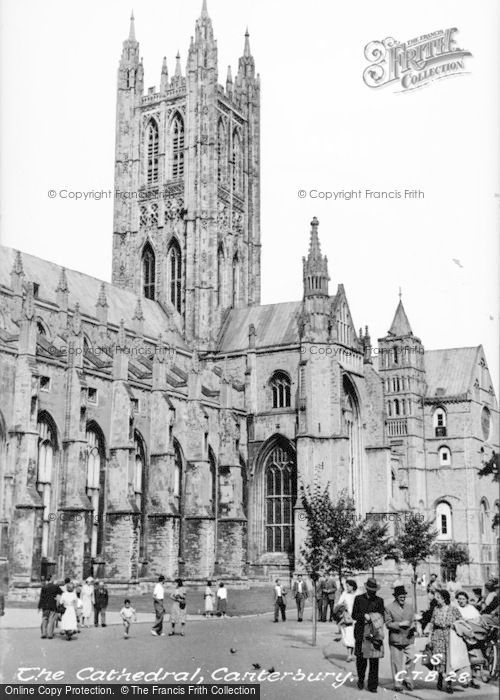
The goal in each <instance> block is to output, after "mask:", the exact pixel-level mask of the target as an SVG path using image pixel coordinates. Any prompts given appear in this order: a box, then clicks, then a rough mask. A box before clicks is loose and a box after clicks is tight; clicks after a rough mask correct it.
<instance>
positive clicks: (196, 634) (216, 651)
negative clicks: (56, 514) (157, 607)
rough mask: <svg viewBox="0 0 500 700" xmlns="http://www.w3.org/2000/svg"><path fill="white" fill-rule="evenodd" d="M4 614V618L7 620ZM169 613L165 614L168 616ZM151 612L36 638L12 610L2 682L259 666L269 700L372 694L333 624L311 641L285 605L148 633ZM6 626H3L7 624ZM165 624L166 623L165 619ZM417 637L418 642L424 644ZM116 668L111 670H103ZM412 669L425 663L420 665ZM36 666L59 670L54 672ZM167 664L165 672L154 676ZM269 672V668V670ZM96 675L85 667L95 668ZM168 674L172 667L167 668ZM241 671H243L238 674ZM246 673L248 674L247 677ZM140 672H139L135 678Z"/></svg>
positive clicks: (228, 676) (424, 690)
mask: <svg viewBox="0 0 500 700" xmlns="http://www.w3.org/2000/svg"><path fill="white" fill-rule="evenodd" d="M18 614H21V615H22V614H24V615H25V622H26V621H27V620H28V615H29V616H30V618H29V619H30V620H31V626H28V624H27V623H26V624H25V625H24V626H23V627H19V626H17V624H15V623H16V621H15V616H16V615H18ZM9 617H10V624H9ZM19 619H20V618H19ZM167 619H168V618H167ZM151 620H152V615H150V614H148V613H146V612H144V613H139V615H138V623H137V624H135V625H134V626H133V628H132V634H131V637H130V638H129V639H128V640H125V639H123V636H122V628H121V625H120V622H119V619H118V614H117V613H116V612H111V613H110V614H109V624H108V626H107V627H106V628H99V629H95V628H90V629H85V630H82V632H81V634H79V635H78V636H77V638H76V639H74V640H72V641H71V642H67V641H65V640H63V639H62V638H55V639H53V640H41V639H40V636H39V631H38V629H37V628H36V627H33V624H36V623H37V622H38V619H37V618H36V612H35V611H34V610H24V611H21V612H20V611H18V610H12V609H11V611H10V615H9V614H7V615H6V616H5V617H4V618H2V620H1V621H0V627H1V628H2V629H0V668H1V671H2V682H4V683H5V682H12V681H16V680H19V669H20V668H32V669H33V670H31V671H24V672H23V673H24V676H23V677H24V678H25V679H26V680H29V681H30V682H40V683H47V682H59V683H68V682H73V683H79V682H88V683H91V682H100V681H102V682H116V683H121V684H123V683H126V682H133V679H132V678H131V677H130V676H129V677H127V676H123V675H122V676H119V674H127V673H128V674H134V673H141V672H142V673H148V674H153V673H155V672H156V673H158V676H156V677H154V676H152V675H150V676H147V677H146V679H143V680H146V681H149V682H155V681H157V682H163V683H166V682H176V681H177V682H188V683H189V682H192V683H197V682H202V681H201V679H202V678H203V682H205V683H211V682H224V681H226V682H240V681H241V682H251V681H252V680H254V681H257V680H259V679H258V674H261V676H260V680H261V697H262V698H266V699H267V698H269V700H281V699H283V700H285V699H288V698H291V699H292V700H295V699H297V700H303V698H309V697H310V698H315V699H316V698H318V700H322V699H323V698H325V699H326V698H329V699H331V698H332V697H335V696H337V697H339V698H348V699H351V698H352V699H355V698H367V697H371V694H370V693H368V692H367V691H359V690H358V689H357V687H356V670H355V665H354V664H352V663H349V664H348V663H346V662H345V660H344V659H345V653H344V649H343V647H342V645H341V644H340V643H338V642H335V641H333V640H334V636H335V626H334V625H333V624H330V623H323V624H321V623H320V624H319V625H318V644H317V646H316V647H312V646H311V644H310V641H311V622H310V620H306V621H305V622H303V623H298V622H296V620H295V614H294V612H292V611H290V614H289V620H287V622H286V623H279V624H274V623H273V622H272V616H271V615H270V614H261V615H251V616H247V617H233V618H226V619H224V620H222V619H210V620H205V619H203V618H202V617H201V616H198V615H194V616H191V618H190V619H189V620H188V624H187V625H186V636H185V637H181V636H175V637H168V636H165V637H161V638H158V637H153V636H151V634H150V628H151ZM8 627H10V629H9V628H8ZM166 631H168V625H166ZM424 641H425V640H423V639H421V640H419V647H423V644H424ZM257 664H258V666H259V667H260V668H255V665H257ZM112 670H115V672H116V674H115V676H114V677H113V678H107V677H106V676H107V674H109V672H110V671H112ZM417 670H422V671H425V669H423V668H422V667H420V666H419V667H418V669H417ZM40 671H49V672H57V671H62V672H63V673H62V674H61V675H60V676H59V677H57V678H49V677H48V676H47V675H46V674H44V673H42V675H40V676H37V674H38V673H39V672H40ZM166 672H168V673H169V674H171V675H169V676H167V677H166V678H165V677H163V678H162V680H161V681H160V676H164V674H165V673H166ZM269 672H271V673H274V675H272V676H270V673H269ZM96 673H97V675H92V674H96ZM174 674H175V675H174ZM245 674H246V675H245ZM248 674H254V677H252V676H251V675H248ZM380 675H381V687H380V688H379V692H378V695H379V696H382V697H384V698H390V699H391V700H393V698H398V697H402V696H403V694H399V693H395V692H394V691H393V690H392V682H391V678H390V670H389V663H388V651H387V649H386V655H385V658H384V660H383V661H382V664H381V674H380ZM138 680H139V679H138ZM404 695H406V696H407V697H414V698H421V699H422V700H427V699H430V698H436V697H443V696H442V694H441V693H438V692H437V691H436V690H435V687H434V683H432V684H429V683H427V684H426V683H425V682H423V681H418V682H417V685H416V689H415V691H414V692H413V693H405V694H404ZM497 696H498V686H494V685H485V686H483V687H482V689H481V690H463V689H460V690H458V691H457V693H456V697H458V698H460V699H462V698H463V699H466V698H469V697H470V698H476V700H485V699H486V698H493V697H497Z"/></svg>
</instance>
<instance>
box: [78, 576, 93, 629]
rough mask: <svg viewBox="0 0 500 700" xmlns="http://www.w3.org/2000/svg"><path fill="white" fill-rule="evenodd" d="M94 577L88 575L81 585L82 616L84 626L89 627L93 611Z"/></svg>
mask: <svg viewBox="0 0 500 700" xmlns="http://www.w3.org/2000/svg"><path fill="white" fill-rule="evenodd" d="M93 583H94V579H93V578H92V576H89V577H88V579H87V580H86V581H85V583H84V584H83V586H82V591H81V593H80V600H81V601H82V618H83V625H84V627H90V620H91V618H92V615H93V611H94V586H93Z"/></svg>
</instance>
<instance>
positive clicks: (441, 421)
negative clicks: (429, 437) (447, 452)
mask: <svg viewBox="0 0 500 700" xmlns="http://www.w3.org/2000/svg"><path fill="white" fill-rule="evenodd" d="M432 422H433V425H434V434H435V436H436V437H446V422H447V421H446V411H445V410H444V408H436V410H435V411H434V415H433V417H432Z"/></svg>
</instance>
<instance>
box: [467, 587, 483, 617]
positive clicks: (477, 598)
mask: <svg viewBox="0 0 500 700" xmlns="http://www.w3.org/2000/svg"><path fill="white" fill-rule="evenodd" d="M472 594H473V597H472V598H471V599H470V603H471V605H473V606H474V607H475V608H476V609H477V610H479V611H481V610H482V608H483V606H484V597H483V590H482V588H473V589H472Z"/></svg>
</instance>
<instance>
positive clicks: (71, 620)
mask: <svg viewBox="0 0 500 700" xmlns="http://www.w3.org/2000/svg"><path fill="white" fill-rule="evenodd" d="M65 588H66V590H65V591H64V592H63V593H62V594H61V598H60V604H61V605H62V606H64V613H63V615H62V617H61V630H62V632H63V633H64V634H65V635H66V639H67V640H68V642H69V641H70V640H71V637H72V636H73V634H75V633H76V632H77V631H78V625H77V621H76V605H77V597H76V593H75V589H74V586H73V584H72V583H71V581H70V582H69V583H66V584H65Z"/></svg>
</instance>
